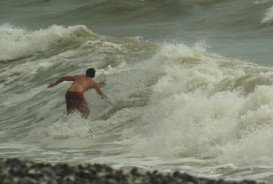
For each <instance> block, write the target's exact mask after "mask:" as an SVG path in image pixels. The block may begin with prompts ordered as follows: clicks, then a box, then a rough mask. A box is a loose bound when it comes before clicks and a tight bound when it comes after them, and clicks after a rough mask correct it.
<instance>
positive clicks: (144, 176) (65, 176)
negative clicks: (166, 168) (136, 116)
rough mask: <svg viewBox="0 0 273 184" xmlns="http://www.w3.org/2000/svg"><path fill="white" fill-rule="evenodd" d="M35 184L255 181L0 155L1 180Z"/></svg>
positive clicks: (240, 183) (245, 183) (244, 183)
mask: <svg viewBox="0 0 273 184" xmlns="http://www.w3.org/2000/svg"><path fill="white" fill-rule="evenodd" d="M11 183H12V184H13V183H18V184H19V183H20V184H37V183H44V184H46V183H50V184H51V183H52V184H59V183H60V184H63V183H68V184H70V183H71V184H72V183H79V184H85V183H100V184H119V183H122V184H178V183H180V184H214V183H215V184H216V183H217V184H255V183H262V182H257V181H254V180H242V181H230V180H223V179H209V178H203V177H196V176H192V175H189V174H186V173H181V172H179V171H175V172H172V173H160V172H158V171H156V170H155V171H151V172H146V173H143V172H139V171H138V169H137V168H136V167H135V168H132V169H131V170H130V171H123V170H120V169H113V168H112V167H110V166H108V165H106V164H90V163H86V164H84V165H76V166H70V165H68V164H66V163H58V164H49V163H44V162H33V161H29V160H20V159H18V158H7V159H0V184H11Z"/></svg>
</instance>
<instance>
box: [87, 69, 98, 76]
mask: <svg viewBox="0 0 273 184" xmlns="http://www.w3.org/2000/svg"><path fill="white" fill-rule="evenodd" d="M95 74H96V70H95V69H94V68H88V69H87V70H86V73H85V75H86V76H88V77H91V78H94V77H95Z"/></svg>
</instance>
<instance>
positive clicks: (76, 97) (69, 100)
mask: <svg viewBox="0 0 273 184" xmlns="http://www.w3.org/2000/svg"><path fill="white" fill-rule="evenodd" d="M65 101H66V109H67V112H68V113H72V112H74V110H75V109H78V110H79V111H80V112H81V113H86V112H88V111H89V106H88V103H87V101H86V100H85V98H84V96H83V93H81V92H73V91H67V92H66V94H65Z"/></svg>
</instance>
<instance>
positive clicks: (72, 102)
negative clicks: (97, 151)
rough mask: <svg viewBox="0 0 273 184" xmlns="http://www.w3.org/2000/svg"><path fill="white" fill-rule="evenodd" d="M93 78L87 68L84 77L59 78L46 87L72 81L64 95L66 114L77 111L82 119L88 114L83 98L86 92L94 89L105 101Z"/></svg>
mask: <svg viewBox="0 0 273 184" xmlns="http://www.w3.org/2000/svg"><path fill="white" fill-rule="evenodd" d="M94 76H95V70H94V69H93V68H89V69H87V70H86V75H74V76H65V77H61V78H59V79H58V80H57V81H55V82H53V83H50V84H49V85H48V86H47V87H48V88H51V87H53V86H55V85H57V84H59V83H61V82H63V81H73V83H72V84H71V86H70V87H69V88H68V90H67V92H66V95H65V99H66V107H67V113H68V114H70V113H72V112H74V110H75V109H77V110H79V111H80V112H81V113H82V117H84V118H87V117H88V116H89V114H90V108H89V105H88V103H87V101H86V100H85V98H84V93H85V92H86V91H87V90H89V89H95V90H96V92H97V93H98V94H99V95H100V96H101V98H103V99H106V100H107V96H106V95H105V94H104V93H103V92H102V91H101V89H100V87H99V85H98V84H97V83H96V82H95V81H94V80H93V79H92V78H93V77H94Z"/></svg>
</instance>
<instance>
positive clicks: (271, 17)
mask: <svg viewBox="0 0 273 184" xmlns="http://www.w3.org/2000/svg"><path fill="white" fill-rule="evenodd" d="M272 21H273V7H271V8H269V9H268V10H267V11H266V12H265V14H264V18H263V19H262V20H261V23H263V24H269V23H271V22H272Z"/></svg>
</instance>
